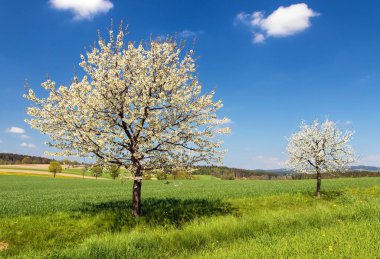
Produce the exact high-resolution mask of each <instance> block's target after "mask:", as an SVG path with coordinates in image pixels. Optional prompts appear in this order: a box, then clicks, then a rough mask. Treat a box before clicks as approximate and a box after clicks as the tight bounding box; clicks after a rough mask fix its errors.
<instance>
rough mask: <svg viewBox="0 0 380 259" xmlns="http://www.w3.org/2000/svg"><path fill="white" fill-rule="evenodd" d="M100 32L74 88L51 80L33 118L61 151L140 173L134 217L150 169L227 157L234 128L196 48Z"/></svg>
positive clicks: (33, 107)
mask: <svg viewBox="0 0 380 259" xmlns="http://www.w3.org/2000/svg"><path fill="white" fill-rule="evenodd" d="M109 37H110V38H109V40H108V41H106V40H104V39H103V38H102V37H101V36H99V41H98V46H94V47H93V48H92V49H91V50H90V51H88V52H87V53H86V55H85V56H84V55H81V60H82V62H81V63H80V66H81V67H82V68H83V69H84V71H85V74H86V75H85V76H84V77H83V78H82V79H81V80H79V79H78V78H77V77H75V78H74V81H73V82H72V83H71V84H70V85H69V86H59V87H57V86H56V83H55V82H54V81H51V80H47V81H46V82H44V83H42V86H43V88H44V89H45V90H47V92H48V97H46V98H38V97H37V96H36V94H35V92H34V91H33V90H32V89H29V90H28V93H27V94H26V95H25V97H26V98H27V99H29V100H30V101H31V102H32V105H31V107H29V108H28V110H27V113H28V115H30V116H31V119H28V120H26V121H27V123H29V124H30V125H31V127H32V128H35V129H38V130H40V131H41V132H42V133H45V134H47V135H48V136H49V137H50V139H51V141H50V142H48V145H49V146H51V147H53V148H54V150H58V151H57V152H50V153H48V152H47V153H48V154H50V155H56V156H85V157H86V156H92V157H94V158H95V159H96V163H97V164H103V165H107V166H109V165H112V164H114V165H118V166H122V167H125V168H126V169H127V170H129V171H131V172H132V173H133V175H134V183H133V191H132V207H133V208H132V214H133V215H134V216H137V217H138V216H140V214H141V183H142V177H143V175H144V173H148V172H150V171H153V170H156V169H169V170H171V169H187V170H189V169H191V167H192V166H194V165H195V164H197V163H199V162H205V163H215V162H220V160H221V158H222V156H223V153H224V151H223V150H221V144H222V142H221V140H220V138H218V135H219V134H225V133H228V132H229V128H228V127H224V126H222V124H224V123H225V122H227V121H228V119H226V118H225V119H218V118H217V117H216V111H217V110H218V109H220V108H221V107H222V102H221V101H220V100H219V101H213V97H214V91H212V92H210V93H202V92H201V91H202V86H201V85H200V84H199V82H198V79H197V76H196V75H195V72H196V66H195V58H194V52H193V51H192V50H190V51H188V52H185V51H184V46H183V44H178V43H177V42H176V41H175V40H173V39H170V38H167V39H166V40H165V41H160V40H153V39H151V40H150V41H149V42H141V43H140V44H134V43H132V42H126V40H125V31H124V30H123V29H120V30H119V32H118V33H117V35H114V32H113V31H112V30H110V31H109Z"/></svg>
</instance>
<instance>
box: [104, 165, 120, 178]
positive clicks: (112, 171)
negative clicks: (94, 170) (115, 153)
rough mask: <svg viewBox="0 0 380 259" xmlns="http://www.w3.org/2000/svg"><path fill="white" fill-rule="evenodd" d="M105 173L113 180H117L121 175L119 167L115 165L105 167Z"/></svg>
mask: <svg viewBox="0 0 380 259" xmlns="http://www.w3.org/2000/svg"><path fill="white" fill-rule="evenodd" d="M106 171H107V173H108V174H109V175H110V176H111V177H112V179H114V180H115V179H116V178H118V177H119V176H120V174H121V170H120V166H117V165H111V166H109V167H107V170H106Z"/></svg>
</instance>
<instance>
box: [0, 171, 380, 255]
mask: <svg viewBox="0 0 380 259" xmlns="http://www.w3.org/2000/svg"><path fill="white" fill-rule="evenodd" d="M143 184H144V187H145V188H144V192H143V195H144V199H143V206H142V209H143V216H142V217H141V219H140V220H136V219H134V218H132V217H131V216H130V213H129V209H128V208H129V206H130V204H131V201H130V197H129V195H126V189H128V188H131V187H132V181H128V182H127V183H126V184H125V185H121V184H120V183H119V182H118V181H90V180H89V181H82V180H80V179H61V178H57V179H52V178H46V177H45V178H44V177H28V176H2V175H0V221H1V224H0V241H2V242H7V243H9V249H8V250H6V251H3V252H0V257H11V256H16V257H21V258H125V257H128V258H200V257H201V258H221V257H226V258H252V257H257V258H270V257H273V255H276V257H283V258H288V257H290V258H294V257H296V258H315V257H317V258H377V257H378V255H379V252H380V251H379V246H378V243H379V240H380V222H379V215H380V178H357V179H351V178H345V179H332V180H325V181H324V184H323V186H322V187H323V190H322V191H323V192H322V199H320V200H318V199H315V198H314V197H313V196H314V187H315V181H314V180H299V181H265V180H263V181H240V180H235V181H221V180H211V179H210V178H207V179H206V178H203V177H201V180H198V181H186V180H184V181H181V185H177V186H174V185H172V184H169V185H165V184H163V182H161V181H146V182H144V183H143ZM25 197H28V198H27V199H25ZM46 240H48V242H47V241H46ZM330 247H331V249H330Z"/></svg>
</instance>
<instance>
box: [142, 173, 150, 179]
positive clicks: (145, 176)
mask: <svg viewBox="0 0 380 259" xmlns="http://www.w3.org/2000/svg"><path fill="white" fill-rule="evenodd" d="M143 180H152V173H151V172H147V173H144V175H143Z"/></svg>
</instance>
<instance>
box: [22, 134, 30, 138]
mask: <svg viewBox="0 0 380 259" xmlns="http://www.w3.org/2000/svg"><path fill="white" fill-rule="evenodd" d="M20 138H21V139H29V138H30V137H29V136H28V135H25V134H22V135H21V136H20Z"/></svg>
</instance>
